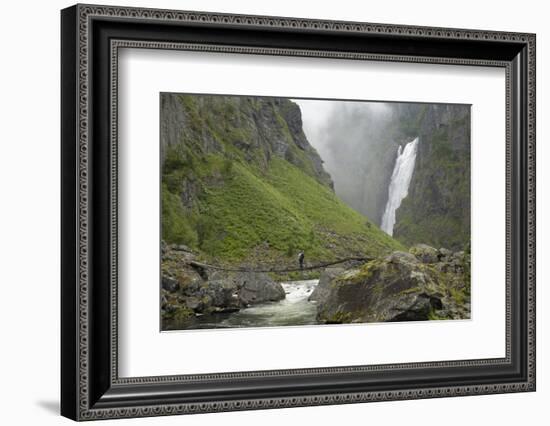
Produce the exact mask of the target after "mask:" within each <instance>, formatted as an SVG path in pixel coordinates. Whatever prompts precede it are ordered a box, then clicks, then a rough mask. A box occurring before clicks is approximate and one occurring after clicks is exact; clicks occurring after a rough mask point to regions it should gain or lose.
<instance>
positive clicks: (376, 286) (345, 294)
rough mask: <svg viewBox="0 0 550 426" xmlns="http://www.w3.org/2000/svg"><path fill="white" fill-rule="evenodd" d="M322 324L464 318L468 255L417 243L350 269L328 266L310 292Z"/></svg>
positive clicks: (466, 312) (467, 299) (467, 308)
mask: <svg viewBox="0 0 550 426" xmlns="http://www.w3.org/2000/svg"><path fill="white" fill-rule="evenodd" d="M310 299H311V300H314V301H317V304H318V305H317V306H318V307H317V316H318V320H319V321H320V322H322V323H354V322H358V323H363V322H386V321H422V320H429V319H432V320H433V319H466V318H469V316H470V255H469V253H465V252H455V253H453V252H451V251H450V250H446V249H439V250H437V249H435V248H432V247H430V246H427V245H418V246H414V247H412V248H411V249H410V252H394V253H392V254H391V255H390V256H387V257H386V258H380V259H376V260H373V261H371V262H368V263H366V264H364V265H363V266H361V267H359V268H356V269H351V270H345V271H342V270H327V271H325V273H324V274H323V276H322V277H321V279H320V281H319V285H318V286H317V289H316V290H315V292H314V293H312V295H311V296H310Z"/></svg>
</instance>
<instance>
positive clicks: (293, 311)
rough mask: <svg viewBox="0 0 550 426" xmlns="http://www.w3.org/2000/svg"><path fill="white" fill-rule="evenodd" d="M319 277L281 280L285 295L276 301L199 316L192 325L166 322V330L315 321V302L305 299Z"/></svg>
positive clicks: (268, 325) (266, 325)
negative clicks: (184, 325)
mask: <svg viewBox="0 0 550 426" xmlns="http://www.w3.org/2000/svg"><path fill="white" fill-rule="evenodd" d="M318 283H319V280H305V281H290V282H282V283H281V285H282V286H283V288H284V290H285V293H286V297H285V298H284V299H283V300H281V301H279V302H269V303H261V304H258V305H253V306H251V307H249V308H244V309H241V310H240V311H237V312H232V313H217V314H211V315H202V316H199V317H196V318H195V322H194V324H192V325H191V326H189V325H187V326H186V327H182V326H178V324H177V323H172V324H168V327H167V329H169V330H170V329H171V330H181V329H207V328H239V327H280V326H285V325H312V324H317V320H316V317H317V307H316V304H315V302H309V301H308V300H307V299H308V297H309V296H310V295H311V293H312V292H313V290H314V289H315V287H316V286H317V284H318Z"/></svg>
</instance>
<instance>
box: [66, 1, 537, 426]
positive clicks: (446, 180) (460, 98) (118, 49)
mask: <svg viewBox="0 0 550 426" xmlns="http://www.w3.org/2000/svg"><path fill="white" fill-rule="evenodd" d="M61 50H62V75H61V80H62V93H61V98H62V122H61V127H62V141H61V142H62V152H61V160H62V185H61V187H62V188H61V189H62V218H61V219H62V283H61V287H62V289H61V309H62V311H61V316H62V329H61V334H62V359H61V363H62V364H61V365H62V375H61V384H62V386H61V388H62V389H61V412H62V414H63V415H64V416H66V417H69V418H71V419H74V420H93V419H105V418H122V417H141V416H159V415H170V414H188V413H205V412H215V411H229V410H246V409H265V408H278V407H292V406H308V405H321V404H344V403H354V402H369V401H382V400H400V399H417V398H435V397H445V396H464V395H478V394H490V393H504V392H524V391H534V390H535V35H534V34H523V33H521V34H520V33H508V32H506V33H504V32H495V31H479V30H463V29H449V28H427V27H413V26H403V25H388V24H370V23H361V22H336V21H321V20H307V19H294V18H281V17H269V16H243V15H227V14H217V13H203V12H187V11H171V10H156V9H138V8H129V7H106V6H96V5H76V6H73V7H70V8H67V9H64V10H63V11H62V12H61Z"/></svg>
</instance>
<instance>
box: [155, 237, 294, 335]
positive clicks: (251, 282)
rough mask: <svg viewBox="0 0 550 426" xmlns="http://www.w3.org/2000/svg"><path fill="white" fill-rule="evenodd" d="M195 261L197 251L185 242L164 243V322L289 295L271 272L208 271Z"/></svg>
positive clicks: (183, 320) (183, 319) (181, 322)
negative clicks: (269, 273)
mask: <svg viewBox="0 0 550 426" xmlns="http://www.w3.org/2000/svg"><path fill="white" fill-rule="evenodd" d="M195 260H196V255H195V253H194V252H193V251H192V250H191V249H189V248H188V247H186V246H184V245H166V244H163V245H162V289H161V316H162V320H163V321H169V320H176V321H178V323H180V324H182V325H184V324H185V323H186V322H190V323H191V322H192V321H193V318H194V317H196V316H200V315H205V314H213V313H223V312H234V311H238V310H240V309H242V308H245V307H248V306H251V305H254V304H258V303H265V302H273V301H278V300H282V299H284V298H285V291H284V289H283V287H282V285H281V284H280V283H278V282H275V281H274V280H273V279H271V278H270V277H269V276H268V275H267V274H263V273H242V272H225V271H206V270H204V269H202V268H197V267H193V266H192V262H193V261H195ZM163 328H164V327H163Z"/></svg>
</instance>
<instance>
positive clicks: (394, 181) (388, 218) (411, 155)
mask: <svg viewBox="0 0 550 426" xmlns="http://www.w3.org/2000/svg"><path fill="white" fill-rule="evenodd" d="M417 146H418V138H416V139H414V140H413V141H411V142H409V143H408V144H407V145H405V148H403V147H402V146H399V149H398V150H397V158H396V159H395V166H394V168H393V173H392V175H391V180H390V186H389V189H388V202H387V203H386V209H385V210H384V215H383V216H382V225H381V226H380V228H382V230H383V231H384V232H386V233H387V234H389V235H393V227H394V225H395V211H396V210H397V209H398V208H399V206H400V205H401V201H403V198H405V197H406V196H407V194H408V192H409V184H410V183H411V178H412V174H413V170H414V163H415V161H416V150H417Z"/></svg>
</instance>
